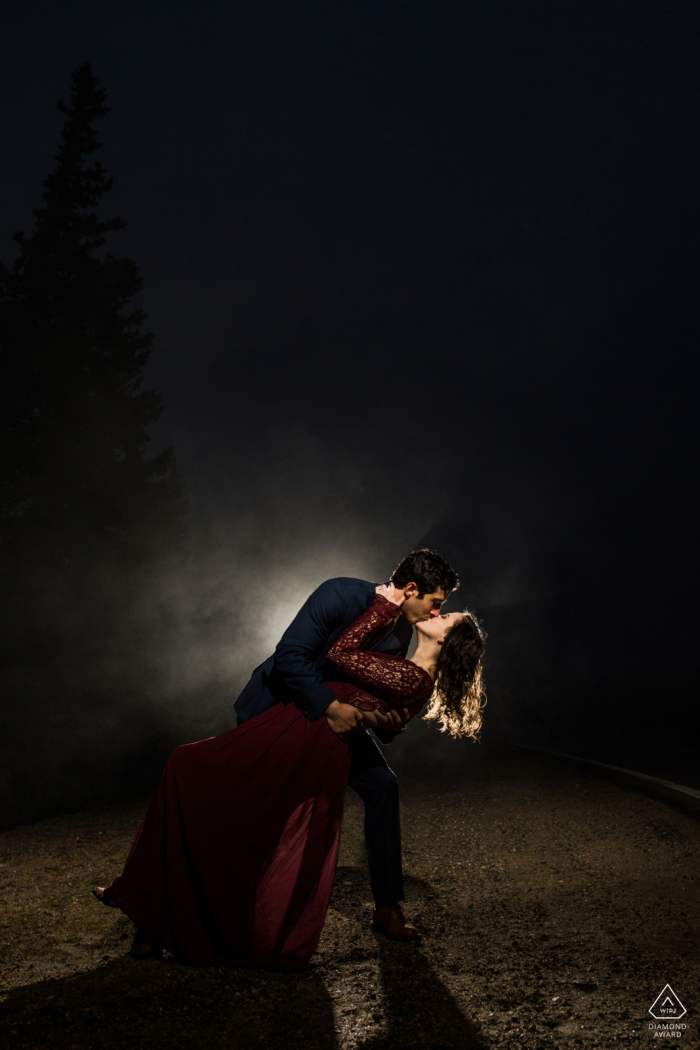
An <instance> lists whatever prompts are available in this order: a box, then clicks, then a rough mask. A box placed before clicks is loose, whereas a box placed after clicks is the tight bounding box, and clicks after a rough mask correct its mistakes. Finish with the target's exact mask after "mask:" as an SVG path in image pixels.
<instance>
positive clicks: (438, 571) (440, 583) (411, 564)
mask: <svg viewBox="0 0 700 1050" xmlns="http://www.w3.org/2000/svg"><path fill="white" fill-rule="evenodd" d="M391 582H392V583H393V584H394V586H395V587H398V588H399V589H401V588H403V587H405V586H406V584H407V583H415V584H416V586H417V587H418V596H419V597H420V598H422V597H423V595H424V594H434V592H435V591H438V590H443V591H456V590H457V588H458V587H459V577H458V575H457V573H456V572H455V571H454V569H453V568H452V566H451V565H448V564H447V562H446V561H445V559H444V558H442V557H440V555H439V554H436V553H435V551H429V550H428V549H427V547H424V548H423V549H422V550H419V551H411V553H410V554H409V555H408V557H406V558H404V560H403V561H402V562H400V563H399V564H398V565H397V566H396V568H395V569H394V572H393V573H392V576H391Z"/></svg>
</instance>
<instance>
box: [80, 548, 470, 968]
mask: <svg viewBox="0 0 700 1050" xmlns="http://www.w3.org/2000/svg"><path fill="white" fill-rule="evenodd" d="M458 585H459V581H458V578H457V574H456V572H455V571H454V569H452V568H451V567H450V566H449V565H448V564H447V562H446V561H445V560H444V559H443V558H442V557H440V555H439V554H436V553H435V552H433V551H430V550H417V551H413V552H412V553H411V554H409V555H408V557H406V558H404V559H403V561H402V562H401V563H400V564H399V566H398V567H397V569H396V570H395V572H394V573H393V574H392V576H391V579H390V581H389V582H388V583H385V584H378V585H377V584H374V583H369V582H367V581H365V580H356V579H351V578H346V577H340V578H337V579H332V580H327V581H326V582H325V583H322V584H321V586H320V587H318V588H317V589H316V590H315V591H314V592H313V594H311V595H310V597H309V598H308V599H307V601H306V602H305V603H304V605H303V606H302V608H301V609H300V610H299V612H298V613H297V615H296V617H295V618H294V620H293V621H292V623H291V624H290V626H289V627H288V628H287V630H286V631H285V632H284V634H283V635H282V638H281V640H280V643H279V645H278V646H277V648H276V650H275V653H274V655H273V656H271V657H269V659H267V660H266V661H265V662H264V663H262V664H261V665H260V666H259V667H257V668H256V669H255V670H254V671H253V674H252V675H251V678H250V681H249V682H248V684H247V685H246V687H245V689H244V690H243V692H242V693H241V694H240V696H239V697H238V699H237V701H236V703H235V710H236V713H237V716H238V725H237V727H236V728H235V729H231V730H229V731H228V732H226V733H223V734H221V735H220V736H215V737H210V738H209V739H207V740H200V741H198V742H197V743H193V744H184V745H182V746H181V747H178V748H176V749H175V751H173V753H172V754H171V755H170V757H169V758H168V760H167V762H166V764H165V768H164V770H163V773H162V776H161V779H160V783H159V785H158V788H157V790H156V793H155V795H154V796H153V798H152V800H151V802H150V805H149V807H148V810H147V812H146V815H145V817H144V818H143V822H142V824H141V827H140V829H139V831H138V833H137V835H136V838H135V840H134V843H133V845H132V847H131V851H130V853H129V856H128V858H127V861H126V864H125V867H124V871H123V872H122V874H121V875H120V876H119V877H118V878H117V879H115V881H114V882H113V883H112V884H111V886H109V887H106V888H103V887H97V888H96V889H95V890H93V893H94V894H95V896H96V897H97V898H98V899H99V900H101V901H102V903H103V904H106V905H108V906H110V907H116V908H121V910H122V911H123V912H124V913H125V914H126V915H128V916H129V918H130V919H131V920H132V921H133V922H134V923H135V924H136V927H137V933H136V937H135V939H134V943H133V945H132V947H131V954H132V956H134V957H136V958H153V957H158V958H159V957H161V956H162V954H163V949H168V951H171V952H173V953H175V954H176V955H177V956H178V957H180V958H181V959H182V960H183V961H186V962H189V963H193V964H195V965H200V966H225V965H229V966H266V967H269V968H271V969H276V970H303V969H305V967H306V966H307V964H308V961H309V958H310V957H311V955H312V954H313V952H314V950H315V948H316V945H317V944H318V940H319V937H320V935H321V930H322V929H323V923H324V921H325V917H326V911H327V909H328V902H329V900H330V895H331V890H332V888H333V881H334V878H335V869H336V862H337V857H338V846H339V842H340V825H341V820H342V814H343V799H344V796H345V791H346V789H347V787H348V785H349V786H350V787H351V788H353V790H354V791H356V792H357V793H358V794H359V796H360V798H361V799H362V800H363V802H364V804H365V837H366V841H367V856H368V862H369V871H370V878H371V883H372V892H373V895H374V901H375V907H374V910H373V913H372V928H373V929H374V930H377V931H379V932H381V933H383V934H385V935H386V936H388V937H391V938H395V939H399V940H413V939H415V938H416V937H417V936H418V931H417V930H416V929H415V928H414V927H413V926H410V925H409V924H408V923H407V922H406V918H405V916H404V913H403V910H402V908H401V907H400V902H401V901H402V900H403V899H404V889H403V879H402V870H401V830H400V823H399V797H398V785H397V780H396V776H395V774H394V773H393V772H392V770H391V769H390V768H389V766H388V764H387V761H386V759H385V757H384V755H383V753H382V751H381V749H380V748H379V747H378V746H377V743H376V742H375V740H374V739H373V738H372V736H370V733H369V732H368V730H371V731H372V733H373V734H374V736H375V737H376V738H377V739H379V740H380V741H381V742H382V743H383V744H391V743H392V742H393V741H394V740H395V738H396V736H397V735H399V734H401V733H403V732H404V730H405V728H406V725H407V724H408V722H409V721H410V719H412V718H415V717H416V715H418V714H419V712H420V711H421V710H422V709H423V707H424V706H425V705H426V704H427V705H428V706H427V710H426V713H425V715H424V717H425V718H426V719H432V720H437V721H438V722H439V723H440V727H441V728H442V729H443V731H444V730H446V731H447V732H449V733H450V734H451V735H452V736H455V737H460V736H467V737H471V738H472V739H476V738H477V736H478V733H479V730H480V727H481V719H482V708H483V706H484V703H485V693H484V687H483V680H482V657H483V653H484V639H485V634H484V631H483V630H482V628H481V626H480V624H479V621H478V620H477V618H476V616H475V615H474V614H473V613H471V612H469V611H464V612H453V613H448V614H441V611H440V610H441V608H442V605H443V603H444V602H445V601H446V600H447V598H448V597H449V596H450V594H451V593H452V592H453V591H454V590H456V588H457V587H458ZM414 626H415V628H416V634H417V646H416V649H415V652H414V654H413V656H412V657H411V659H410V660H409V659H407V652H408V647H409V643H410V641H411V636H412V628H413V627H414Z"/></svg>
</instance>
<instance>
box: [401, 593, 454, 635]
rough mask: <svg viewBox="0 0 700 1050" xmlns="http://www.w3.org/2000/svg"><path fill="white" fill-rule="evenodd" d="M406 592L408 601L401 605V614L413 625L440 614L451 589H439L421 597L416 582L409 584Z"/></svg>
mask: <svg viewBox="0 0 700 1050" xmlns="http://www.w3.org/2000/svg"><path fill="white" fill-rule="evenodd" d="M405 593H406V601H405V602H404V603H403V605H402V606H401V615H402V616H403V617H404V619H406V620H408V622H409V623H410V624H411V625H413V624H415V623H422V622H423V620H431V619H433V618H434V617H435V616H439V615H440V609H441V608H442V603H443V602H446V601H447V599H448V598H449V596H450V592H449V591H443V590H438V591H433V593H432V594H424V595H423V597H422V598H419V597H418V588H417V587H416V585H415V583H409V584H407V586H406V591H405Z"/></svg>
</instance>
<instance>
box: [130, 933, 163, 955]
mask: <svg viewBox="0 0 700 1050" xmlns="http://www.w3.org/2000/svg"><path fill="white" fill-rule="evenodd" d="M129 955H130V956H131V958H132V959H162V958H163V949H162V948H161V947H159V946H158V945H157V944H154V943H153V941H152V940H151V938H150V937H149V936H148V934H147V933H144V932H143V930H137V931H136V936H135V937H134V939H133V941H132V943H131V948H130V949H129Z"/></svg>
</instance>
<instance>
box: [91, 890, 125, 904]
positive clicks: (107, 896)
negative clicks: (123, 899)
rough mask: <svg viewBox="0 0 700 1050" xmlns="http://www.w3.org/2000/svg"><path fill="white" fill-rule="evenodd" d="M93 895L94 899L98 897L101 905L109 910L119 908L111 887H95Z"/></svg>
mask: <svg viewBox="0 0 700 1050" xmlns="http://www.w3.org/2000/svg"><path fill="white" fill-rule="evenodd" d="M92 895H93V897H96V898H97V900H98V901H99V902H100V903H101V904H105V905H106V906H107V907H108V908H118V907H119V905H118V904H117V902H116V901H115V899H114V894H113V893H112V891H111V890H110V888H109V886H95V889H94V890H93V891H92Z"/></svg>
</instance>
